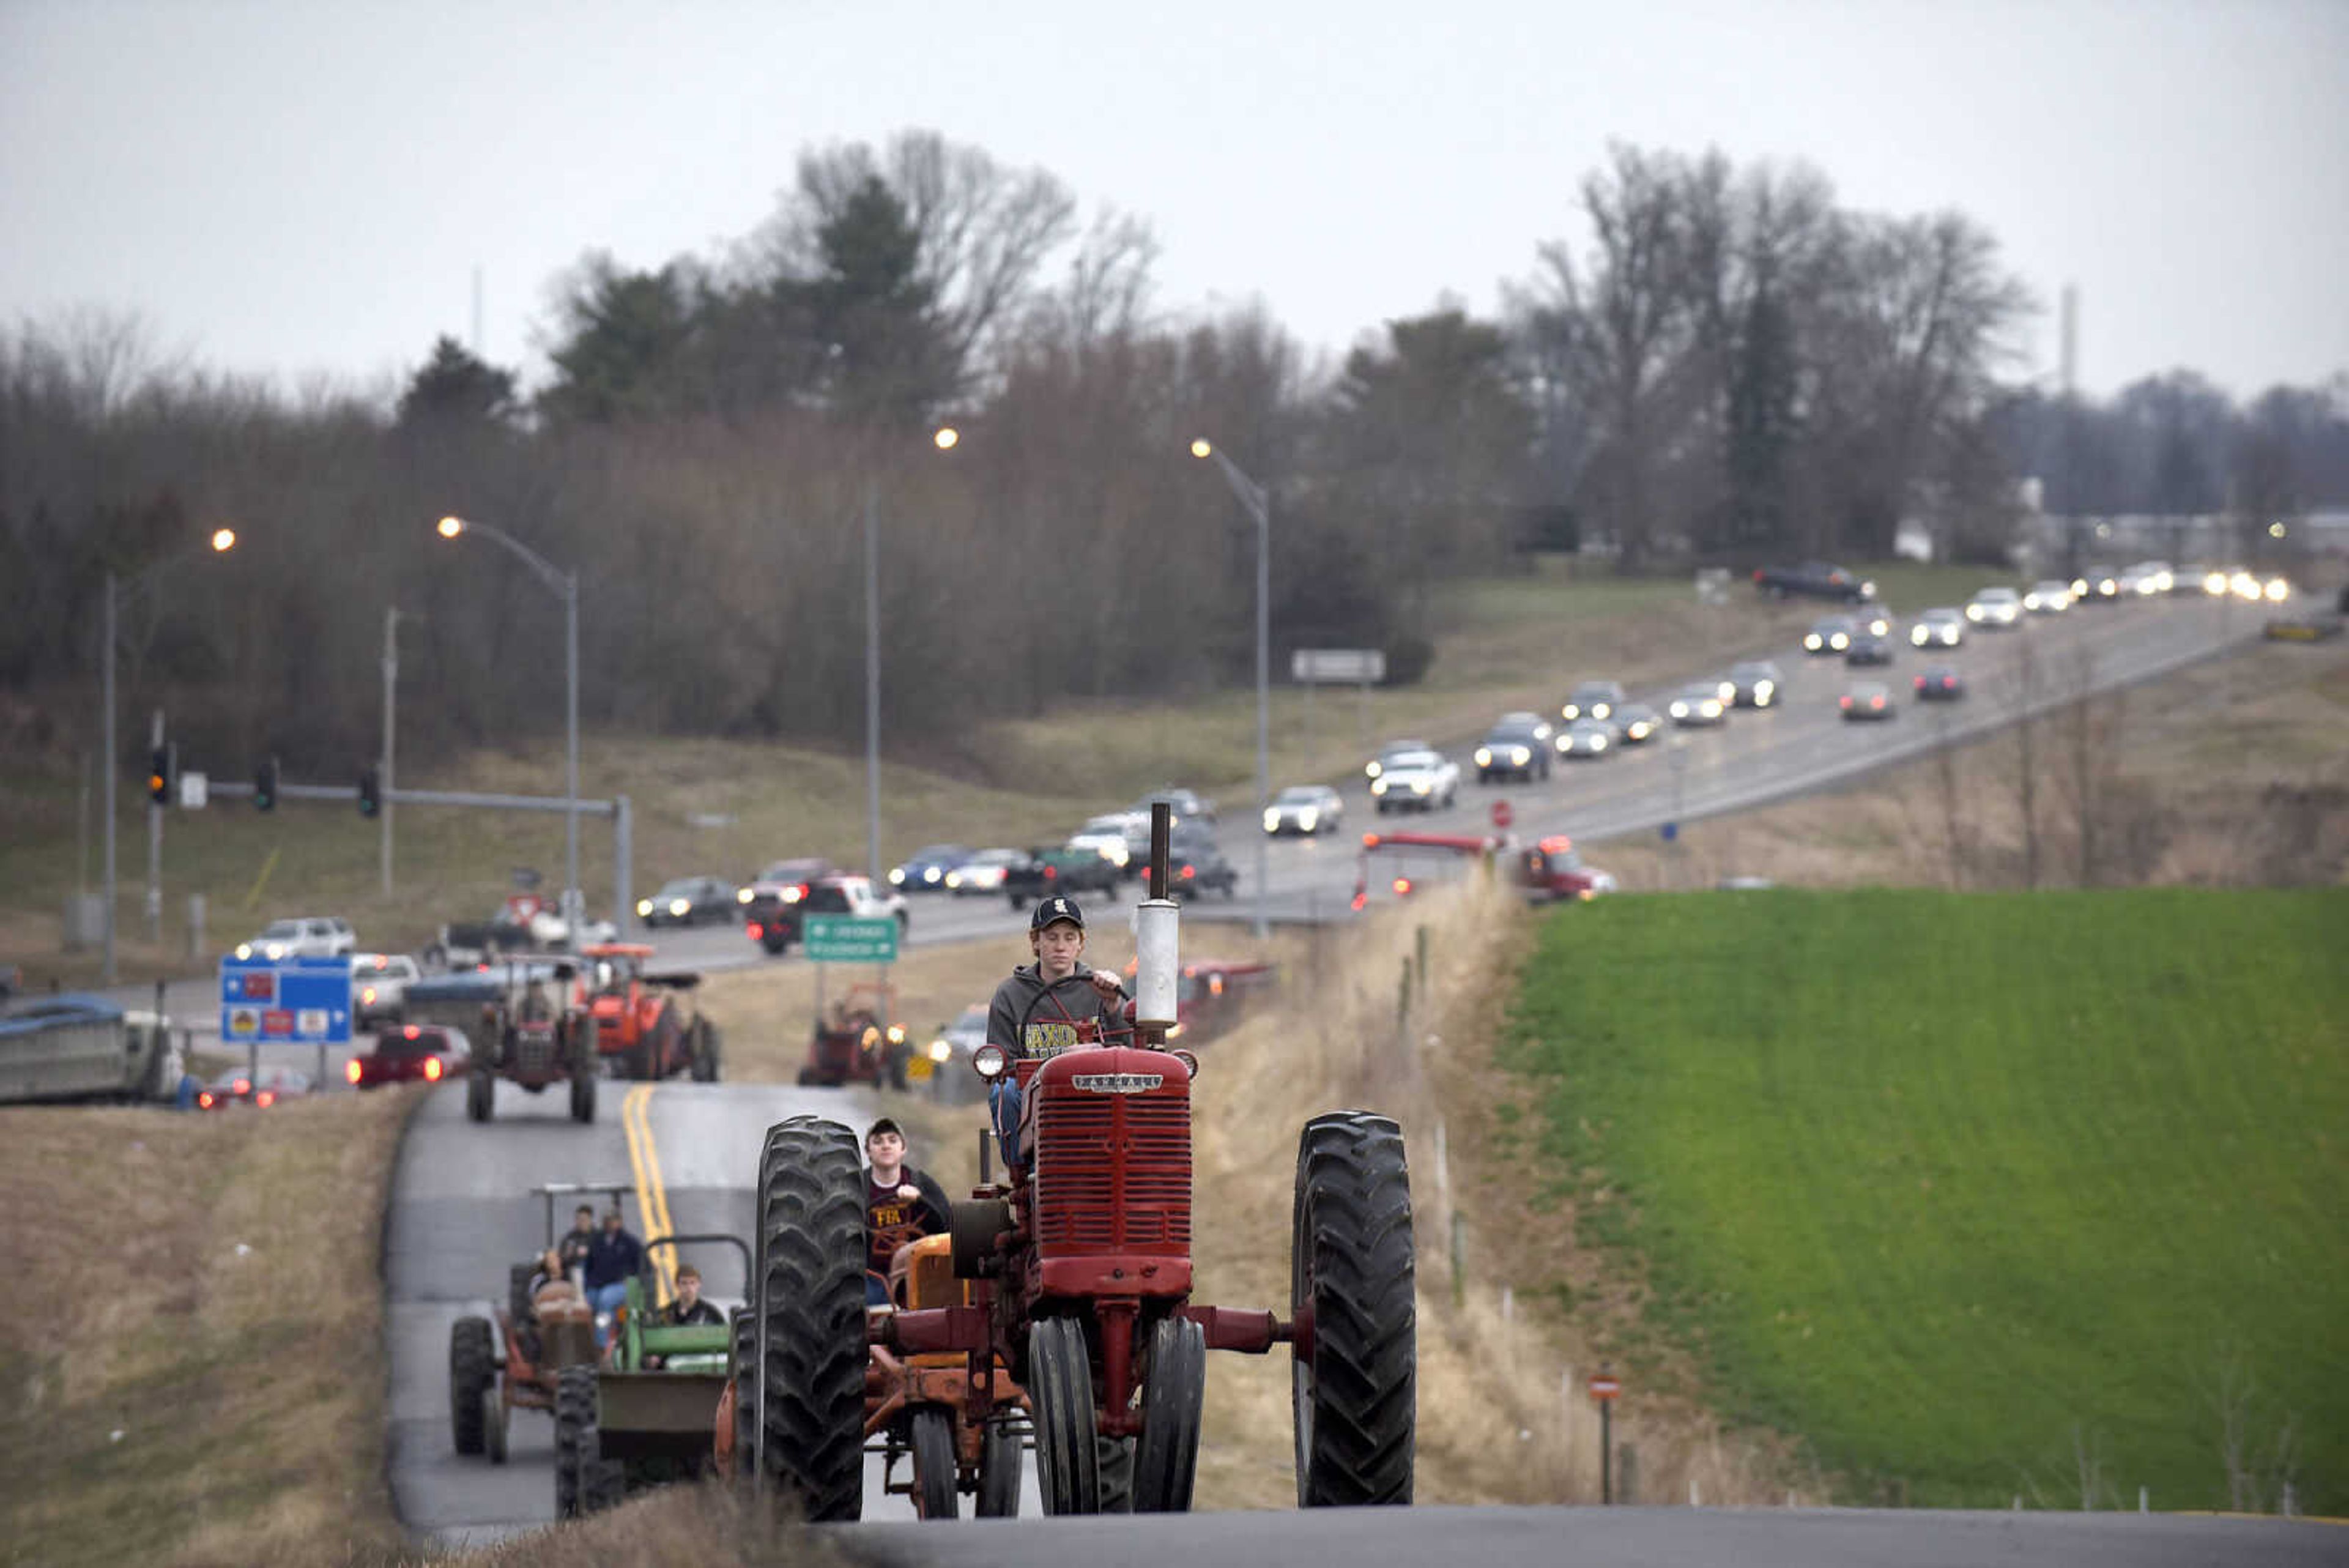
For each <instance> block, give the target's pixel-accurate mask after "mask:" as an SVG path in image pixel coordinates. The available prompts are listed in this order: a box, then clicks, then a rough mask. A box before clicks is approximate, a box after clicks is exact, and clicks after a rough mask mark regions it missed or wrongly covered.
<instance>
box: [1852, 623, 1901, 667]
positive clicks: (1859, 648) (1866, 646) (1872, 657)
mask: <svg viewBox="0 0 2349 1568" xmlns="http://www.w3.org/2000/svg"><path fill="white" fill-rule="evenodd" d="M1843 661H1844V662H1845V663H1846V664H1849V665H1862V664H1889V663H1891V662H1892V639H1890V638H1889V637H1877V636H1874V635H1873V634H1871V633H1868V632H1865V631H1863V632H1861V633H1859V634H1858V635H1857V636H1856V637H1854V638H1853V639H1851V646H1850V647H1849V648H1847V649H1844V654H1843Z"/></svg>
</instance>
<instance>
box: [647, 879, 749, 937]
mask: <svg viewBox="0 0 2349 1568" xmlns="http://www.w3.org/2000/svg"><path fill="white" fill-rule="evenodd" d="M735 892H736V889H735V886H734V884H733V883H731V882H730V881H728V880H726V878H724V877H678V878H677V880H675V881H673V882H664V883H662V884H661V889H660V891H659V892H657V893H655V894H654V895H653V896H652V897H651V898H639V899H637V900H636V919H640V920H642V921H643V922H644V923H645V924H647V925H648V926H697V925H699V924H701V923H702V922H704V921H709V922H710V923H712V924H715V925H721V926H722V925H725V924H727V923H728V922H730V921H731V920H732V919H734V912H735V911H736V910H737V909H740V908H741V907H742V906H741V905H740V903H739V902H738V901H737V899H736V897H735Z"/></svg>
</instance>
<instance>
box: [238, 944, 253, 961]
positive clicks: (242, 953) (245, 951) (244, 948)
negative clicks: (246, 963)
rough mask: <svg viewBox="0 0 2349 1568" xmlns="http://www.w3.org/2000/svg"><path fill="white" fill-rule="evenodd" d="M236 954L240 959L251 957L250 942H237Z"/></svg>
mask: <svg viewBox="0 0 2349 1568" xmlns="http://www.w3.org/2000/svg"><path fill="white" fill-rule="evenodd" d="M236 956H237V957H239V958H241V959H249V958H251V957H252V956H253V944H252V943H251V942H239V943H237V944H236Z"/></svg>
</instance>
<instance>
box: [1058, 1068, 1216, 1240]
mask: <svg viewBox="0 0 2349 1568" xmlns="http://www.w3.org/2000/svg"><path fill="white" fill-rule="evenodd" d="M1036 1141H1037V1159H1036V1172H1037V1175H1036V1240H1037V1241H1038V1244H1039V1245H1040V1247H1041V1248H1042V1249H1043V1250H1044V1252H1045V1254H1046V1255H1047V1256H1063V1257H1065V1256H1067V1255H1068V1254H1069V1253H1070V1252H1071V1251H1077V1252H1118V1251H1138V1252H1156V1253H1170V1254H1173V1255H1175V1256H1188V1255H1189V1253H1190V1251H1191V1107H1190V1100H1189V1097H1188V1096H1185V1095H1181V1094H1172V1095H1094V1094H1088V1093H1084V1092H1082V1091H1073V1090H1061V1091H1060V1092H1057V1093H1055V1094H1053V1095H1052V1096H1050V1098H1048V1099H1047V1100H1046V1101H1045V1102H1044V1103H1043V1104H1042V1105H1040V1106H1038V1107H1037V1118H1036Z"/></svg>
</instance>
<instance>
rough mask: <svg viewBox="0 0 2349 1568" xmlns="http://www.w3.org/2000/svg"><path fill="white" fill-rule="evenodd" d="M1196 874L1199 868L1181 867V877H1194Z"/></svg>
mask: <svg viewBox="0 0 2349 1568" xmlns="http://www.w3.org/2000/svg"><path fill="white" fill-rule="evenodd" d="M1198 874H1199V868H1198V867H1195V866H1185V867H1183V875H1184V876H1185V877H1195V876H1197V875H1198Z"/></svg>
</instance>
